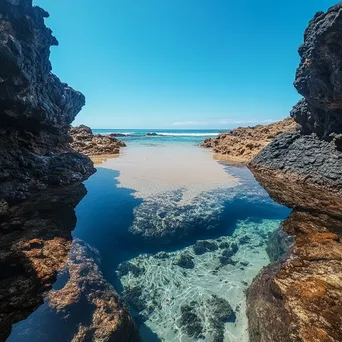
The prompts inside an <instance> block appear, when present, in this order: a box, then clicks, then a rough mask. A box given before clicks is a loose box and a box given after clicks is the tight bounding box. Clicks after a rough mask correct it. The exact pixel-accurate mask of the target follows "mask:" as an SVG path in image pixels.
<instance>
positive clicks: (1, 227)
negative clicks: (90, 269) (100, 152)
mask: <svg viewBox="0 0 342 342" xmlns="http://www.w3.org/2000/svg"><path fill="white" fill-rule="evenodd" d="M85 194H86V189H85V187H84V185H83V184H75V185H71V186H68V187H65V188H58V189H53V190H48V191H46V192H44V194H43V195H42V194H36V195H33V196H32V197H31V198H30V200H29V201H25V202H23V203H21V204H19V205H15V206H12V207H11V208H10V209H8V210H7V212H6V214H3V215H2V216H1V217H0V220H1V223H0V270H1V272H0V341H4V340H5V339H6V338H7V336H8V335H9V333H10V331H11V326H12V324H14V323H16V322H18V321H20V320H23V319H25V318H26V317H27V316H28V315H30V314H31V313H32V312H33V311H34V310H35V309H37V307H38V306H40V305H41V304H42V303H43V298H44V294H45V293H46V291H48V290H50V289H51V287H52V284H53V283H54V282H55V280H56V275H57V272H58V271H59V270H62V269H63V268H64V265H65V263H66V261H67V257H68V253H69V251H70V248H71V240H72V237H71V231H72V230H73V229H74V228H75V225H76V215H75V212H74V208H75V206H76V205H77V204H78V203H79V201H80V200H81V199H82V198H83V196H84V195H85Z"/></svg>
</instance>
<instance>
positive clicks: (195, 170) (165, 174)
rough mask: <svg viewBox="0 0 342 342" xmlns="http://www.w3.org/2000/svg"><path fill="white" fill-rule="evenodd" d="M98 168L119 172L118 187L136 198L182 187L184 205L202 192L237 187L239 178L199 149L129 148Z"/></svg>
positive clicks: (172, 146) (179, 147) (190, 147)
mask: <svg viewBox="0 0 342 342" xmlns="http://www.w3.org/2000/svg"><path fill="white" fill-rule="evenodd" d="M99 167H103V168H110V169H114V170H117V171H119V172H120V175H119V176H118V178H117V179H118V181H119V183H120V184H119V186H120V187H124V188H130V189H133V190H135V191H136V193H135V196H136V197H139V198H144V199H145V198H148V197H151V196H155V195H157V194H160V193H164V192H166V191H170V190H175V189H178V188H183V189H184V190H185V191H184V194H183V201H182V202H188V201H191V199H193V198H194V197H196V196H198V195H199V194H200V193H202V192H206V191H211V190H213V189H218V188H222V189H227V188H230V187H234V186H236V185H238V179H237V178H234V177H233V176H231V175H229V174H228V173H227V172H226V171H225V169H224V167H223V166H222V165H220V164H219V163H218V162H216V161H215V160H213V157H212V153H211V151H208V150H205V149H201V148H200V147H198V146H187V145H176V144H175V145H171V144H170V145H161V146H153V147H150V146H147V147H146V146H132V147H127V148H125V149H122V150H121V155H120V158H116V159H108V160H107V161H104V162H103V163H102V164H101V165H99Z"/></svg>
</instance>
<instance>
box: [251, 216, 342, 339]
mask: <svg viewBox="0 0 342 342" xmlns="http://www.w3.org/2000/svg"><path fill="white" fill-rule="evenodd" d="M283 230H284V231H285V232H286V233H287V234H289V235H290V236H291V237H293V238H294V240H295V243H294V246H293V247H292V248H291V250H290V252H289V253H288V254H287V255H286V257H285V258H284V259H282V260H281V261H278V262H276V263H274V264H271V265H269V266H267V267H265V268H264V269H263V270H262V271H261V273H260V274H259V275H258V276H257V277H256V278H255V279H254V281H253V283H252V285H251V286H250V288H249V289H248V292H247V315H248V319H249V334H250V339H251V341H253V342H259V341H260V342H273V341H280V342H282V341H284V342H285V341H286V342H287V341H289V342H290V341H293V342H294V341H303V342H304V341H305V342H328V341H329V342H330V341H333V342H338V341H341V340H342V329H341V323H342V311H341V306H342V300H341V298H342V244H341V237H342V220H341V219H338V218H336V217H332V216H329V215H326V214H322V213H312V212H307V211H303V210H294V211H293V212H292V213H291V215H290V216H289V217H288V218H287V219H286V220H285V221H284V223H283Z"/></svg>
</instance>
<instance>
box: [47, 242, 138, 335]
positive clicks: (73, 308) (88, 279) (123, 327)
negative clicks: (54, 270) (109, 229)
mask: <svg viewBox="0 0 342 342" xmlns="http://www.w3.org/2000/svg"><path fill="white" fill-rule="evenodd" d="M66 271H67V272H68V275H69V279H68V281H67V283H66V284H65V286H64V287H63V288H62V289H60V290H52V291H50V293H49V294H48V302H49V306H50V307H51V308H54V309H55V310H56V311H57V312H58V313H60V314H61V315H63V316H65V317H68V316H72V317H73V318H74V319H75V318H76V319H77V317H75V316H77V315H76V313H77V312H79V310H80V309H81V308H82V310H83V311H84V310H89V311H90V313H91V319H90V321H89V323H88V324H85V322H82V320H81V317H80V318H79V319H80V324H79V328H78V331H77V333H76V335H75V336H74V339H73V341H89V340H92V341H127V342H135V341H140V338H139V334H138V332H137V329H136V326H135V324H134V322H133V319H132V318H131V316H130V314H129V312H128V309H127V308H126V307H124V306H123V304H122V303H121V300H120V298H119V295H118V294H117V292H116V291H115V290H114V288H113V287H112V286H111V285H110V284H109V283H108V282H107V281H106V280H105V279H104V278H103V275H102V273H101V271H100V255H99V253H98V251H97V250H95V249H94V248H91V247H90V246H89V245H87V244H86V243H85V242H83V241H81V240H78V239H76V240H74V242H73V244H72V248H71V251H70V255H69V259H68V261H67V265H66Z"/></svg>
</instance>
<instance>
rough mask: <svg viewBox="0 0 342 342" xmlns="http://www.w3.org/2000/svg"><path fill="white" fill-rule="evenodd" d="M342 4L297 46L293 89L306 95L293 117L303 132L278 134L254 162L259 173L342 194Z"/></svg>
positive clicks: (314, 23) (317, 17) (320, 18)
mask: <svg viewBox="0 0 342 342" xmlns="http://www.w3.org/2000/svg"><path fill="white" fill-rule="evenodd" d="M341 30H342V4H341V3H339V4H338V5H336V6H334V7H331V8H330V9H329V10H328V12H327V13H323V12H319V13H317V14H316V15H315V16H314V18H313V19H312V20H311V21H310V23H309V26H308V28H307V29H306V31H305V34H304V43H303V45H301V46H300V48H299V54H300V57H301V62H300V65H299V67H298V69H297V73H296V80H295V83H294V84H295V87H296V88H297V90H298V92H299V93H300V94H302V95H303V96H304V98H303V99H302V100H301V101H299V102H298V104H297V105H296V106H295V107H294V108H293V110H292V112H291V116H292V117H293V118H294V120H295V121H296V122H297V123H298V124H299V125H298V127H299V132H298V133H292V134H284V135H280V136H278V137H277V138H276V139H275V140H274V141H273V142H272V143H271V144H270V145H268V147H267V148H265V149H264V150H263V151H262V152H261V153H260V154H259V155H258V156H257V157H256V158H254V159H253V160H252V162H251V163H250V168H251V169H252V170H253V172H254V173H256V174H263V175H267V177H282V178H286V179H288V180H289V181H290V182H293V181H297V182H298V183H299V184H301V183H303V182H305V183H308V184H311V185H312V186H314V187H316V188H317V189H329V190H330V191H332V192H333V193H338V194H341V189H342V167H341V166H342V149H341V147H342V140H341V138H342V135H341V133H342V95H341V94H342V72H341V70H342V56H341V54H340V53H339V47H340V46H341V44H342V43H341V37H342V33H341Z"/></svg>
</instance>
